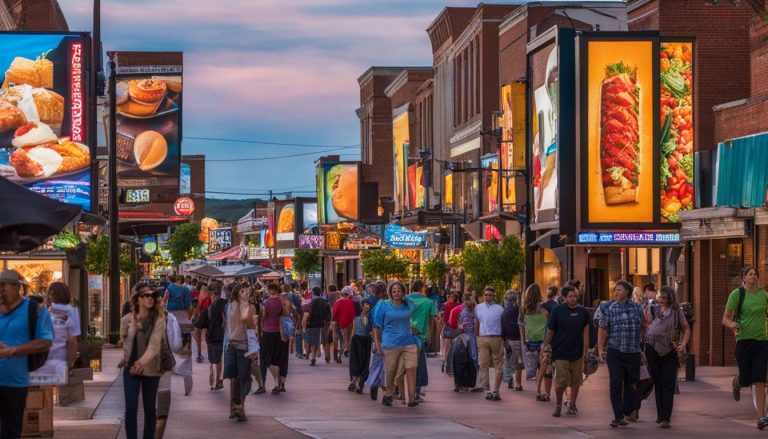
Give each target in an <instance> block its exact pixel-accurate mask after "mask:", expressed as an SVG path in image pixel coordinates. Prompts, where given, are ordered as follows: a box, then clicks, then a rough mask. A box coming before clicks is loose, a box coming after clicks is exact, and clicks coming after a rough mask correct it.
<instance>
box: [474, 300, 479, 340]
mask: <svg viewBox="0 0 768 439" xmlns="http://www.w3.org/2000/svg"><path fill="white" fill-rule="evenodd" d="M474 329H475V337H478V336H479V335H480V319H479V318H477V306H476V307H475V328H474Z"/></svg>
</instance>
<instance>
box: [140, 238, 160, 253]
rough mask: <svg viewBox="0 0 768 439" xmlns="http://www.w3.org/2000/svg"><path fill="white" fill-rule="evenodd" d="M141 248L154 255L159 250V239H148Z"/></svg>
mask: <svg viewBox="0 0 768 439" xmlns="http://www.w3.org/2000/svg"><path fill="white" fill-rule="evenodd" d="M141 249H142V251H144V254H147V255H153V254H155V252H156V251H157V241H147V242H145V243H144V246H143V247H142V248H141Z"/></svg>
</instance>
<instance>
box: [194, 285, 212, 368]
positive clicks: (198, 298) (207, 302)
mask: <svg viewBox="0 0 768 439" xmlns="http://www.w3.org/2000/svg"><path fill="white" fill-rule="evenodd" d="M195 292H197V294H195ZM209 306H211V297H210V294H208V287H207V285H206V284H205V283H204V282H198V283H197V286H196V287H195V289H194V290H193V291H192V307H193V310H194V311H193V312H194V314H193V315H192V320H193V323H194V321H196V320H197V319H199V318H200V314H201V313H203V312H204V311H205V310H206V309H207V308H208V307H209ZM193 326H194V325H193ZM204 330H205V329H201V328H194V337H195V345H197V362H198V363H202V362H203V361H205V357H204V356H203V348H202V346H203V331H204Z"/></svg>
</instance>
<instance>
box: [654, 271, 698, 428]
mask: <svg viewBox="0 0 768 439" xmlns="http://www.w3.org/2000/svg"><path fill="white" fill-rule="evenodd" d="M648 313H649V314H650V315H649V316H647V317H648V318H649V320H650V322H651V323H650V325H649V326H648V332H647V333H646V335H645V358H646V360H647V361H648V370H649V372H650V373H651V378H653V383H654V388H655V389H654V390H655V392H656V421H657V422H659V424H660V426H661V428H669V427H670V425H669V422H670V420H671V417H672V404H673V402H674V397H675V383H676V382H677V366H678V364H679V363H680V362H679V360H678V356H679V355H685V345H687V344H688V340H689V339H690V337H691V330H690V328H688V322H687V321H686V320H685V314H683V310H681V309H680V305H679V304H678V303H677V294H675V290H674V289H672V288H670V287H667V286H664V287H661V290H659V292H658V293H657V294H656V304H655V305H650V306H649V308H648Z"/></svg>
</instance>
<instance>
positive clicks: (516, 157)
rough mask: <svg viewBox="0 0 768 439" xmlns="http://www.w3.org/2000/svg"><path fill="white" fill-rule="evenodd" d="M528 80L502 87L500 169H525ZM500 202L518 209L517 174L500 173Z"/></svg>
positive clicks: (509, 207)
mask: <svg viewBox="0 0 768 439" xmlns="http://www.w3.org/2000/svg"><path fill="white" fill-rule="evenodd" d="M525 90H526V88H525V84H522V83H515V84H507V85H505V86H503V87H502V88H501V110H502V116H501V124H500V126H501V139H502V142H501V157H500V160H499V162H500V166H501V169H525V129H526V125H525V122H526V112H525ZM501 176H502V177H501V179H502V183H503V184H502V191H503V193H502V195H501V202H502V205H503V208H504V210H506V211H508V212H514V211H515V210H516V205H515V203H516V196H515V175H514V173H511V172H509V171H504V172H502V174H501Z"/></svg>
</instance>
